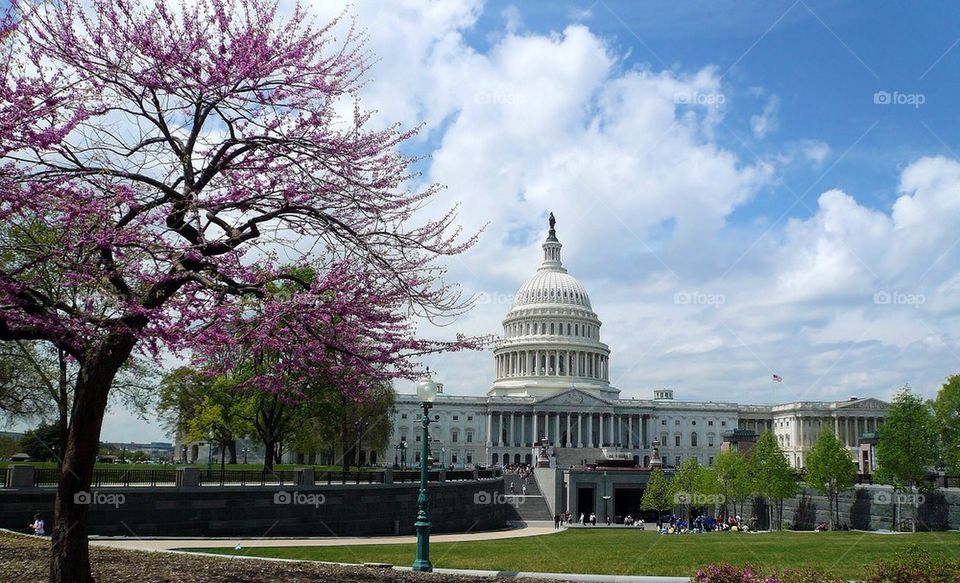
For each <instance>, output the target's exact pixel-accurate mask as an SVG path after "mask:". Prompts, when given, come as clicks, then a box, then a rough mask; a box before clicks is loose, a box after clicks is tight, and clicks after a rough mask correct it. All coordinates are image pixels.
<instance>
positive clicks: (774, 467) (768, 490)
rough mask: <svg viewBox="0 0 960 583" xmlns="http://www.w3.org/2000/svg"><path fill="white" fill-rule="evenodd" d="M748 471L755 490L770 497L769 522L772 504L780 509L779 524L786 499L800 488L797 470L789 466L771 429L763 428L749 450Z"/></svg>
mask: <svg viewBox="0 0 960 583" xmlns="http://www.w3.org/2000/svg"><path fill="white" fill-rule="evenodd" d="M748 466H749V473H750V476H751V478H752V481H753V488H752V490H753V492H754V493H755V494H756V495H758V496H760V497H762V498H765V499H766V500H767V510H768V514H767V518H768V524H770V525H771V527H772V525H773V522H774V521H773V508H774V503H776V506H777V508H778V509H779V513H778V516H779V520H778V522H779V524H778V528H780V527H782V525H783V500H784V499H785V498H791V497H793V496H796V495H797V494H798V493H799V492H800V484H799V482H798V480H797V474H796V472H795V471H794V470H793V468H791V467H790V463H789V462H788V461H787V458H786V456H784V455H783V450H781V449H780V445H779V444H777V439H776V437H774V435H773V433H772V432H770V431H764V432H763V433H762V434H761V435H760V438H759V439H758V440H757V444H756V445H755V446H754V447H753V450H751V452H750V458H749V461H748Z"/></svg>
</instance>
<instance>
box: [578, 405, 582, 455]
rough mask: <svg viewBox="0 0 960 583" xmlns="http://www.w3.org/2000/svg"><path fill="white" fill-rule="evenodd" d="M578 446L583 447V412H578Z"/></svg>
mask: <svg viewBox="0 0 960 583" xmlns="http://www.w3.org/2000/svg"><path fill="white" fill-rule="evenodd" d="M577 447H583V413H577Z"/></svg>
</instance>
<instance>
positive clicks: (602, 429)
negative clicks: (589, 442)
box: [597, 413, 607, 447]
mask: <svg viewBox="0 0 960 583" xmlns="http://www.w3.org/2000/svg"><path fill="white" fill-rule="evenodd" d="M599 417H600V419H599V421H600V435H599V436H598V437H599V438H600V443H598V444H597V445H598V446H599V447H603V445H604V444H605V443H606V442H607V440H606V439H605V438H606V435H605V434H606V432H607V428H606V425H607V424H606V423H604V422H603V417H604V415H603V413H600V415H599Z"/></svg>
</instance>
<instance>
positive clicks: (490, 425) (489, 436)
mask: <svg viewBox="0 0 960 583" xmlns="http://www.w3.org/2000/svg"><path fill="white" fill-rule="evenodd" d="M491 445H493V412H491V411H487V446H488V447H489V446H491Z"/></svg>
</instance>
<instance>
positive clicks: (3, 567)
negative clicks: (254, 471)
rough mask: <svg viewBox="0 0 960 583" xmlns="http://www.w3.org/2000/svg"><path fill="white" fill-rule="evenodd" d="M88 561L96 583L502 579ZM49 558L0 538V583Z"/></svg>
mask: <svg viewBox="0 0 960 583" xmlns="http://www.w3.org/2000/svg"><path fill="white" fill-rule="evenodd" d="M90 557H91V564H92V568H93V574H94V577H95V578H96V579H97V581H99V582H101V583H115V582H120V583H124V582H127V581H129V582H133V583H275V582H278V581H282V582H283V583H320V582H331V583H334V582H335V583H361V582H363V583H366V582H374V581H401V582H410V583H413V582H421V583H425V582H432V583H467V582H469V583H480V582H483V581H506V580H507V579H502V578H493V577H470V576H462V575H445V574H439V573H412V572H402V571H394V570H392V569H378V568H372V567H360V566H357V567H346V566H339V565H328V564H320V563H310V562H296V563H292V562H280V561H263V560H252V559H221V558H217V557H205V556H191V555H186V554H174V553H160V552H145V551H128V550H122V549H110V548H104V547H98V546H91V547H90ZM49 560H50V541H49V539H38V538H33V537H24V536H14V535H9V534H0V581H2V582H3V583H44V582H46V580H47V574H48V572H49ZM524 582H525V583H535V580H533V579H525V580H524Z"/></svg>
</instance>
